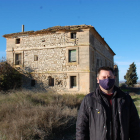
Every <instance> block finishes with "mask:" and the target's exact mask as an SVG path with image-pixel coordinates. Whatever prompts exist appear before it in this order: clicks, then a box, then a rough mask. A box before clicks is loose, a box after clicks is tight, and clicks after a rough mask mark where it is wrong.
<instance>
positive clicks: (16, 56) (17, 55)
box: [15, 53, 21, 65]
mask: <svg viewBox="0 0 140 140" xmlns="http://www.w3.org/2000/svg"><path fill="white" fill-rule="evenodd" d="M20 64H21V53H19V54H15V65H20Z"/></svg>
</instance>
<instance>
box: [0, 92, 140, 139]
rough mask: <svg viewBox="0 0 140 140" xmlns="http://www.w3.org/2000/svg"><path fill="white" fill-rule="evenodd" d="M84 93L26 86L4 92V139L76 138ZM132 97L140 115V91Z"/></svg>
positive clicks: (0, 96) (0, 111)
mask: <svg viewBox="0 0 140 140" xmlns="http://www.w3.org/2000/svg"><path fill="white" fill-rule="evenodd" d="M84 96H85V95H84V94H63V95H60V94H56V93H53V92H51V91H49V92H38V91H26V90H25V91H11V92H8V93H6V94H5V93H0V124H1V125H0V140H48V139H49V140H56V137H57V140H62V139H63V140H75V123H76V118H77V112H78V107H79V106H80V104H81V101H82V99H83V97H84ZM131 97H132V99H133V101H134V103H135V105H136V107H137V110H138V113H139V115H140V95H138V94H132V96H131ZM66 134H67V135H66ZM63 135H65V139H64V137H62V136H63ZM59 137H60V139H59ZM68 137H69V138H68Z"/></svg>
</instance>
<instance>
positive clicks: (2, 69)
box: [0, 61, 21, 90]
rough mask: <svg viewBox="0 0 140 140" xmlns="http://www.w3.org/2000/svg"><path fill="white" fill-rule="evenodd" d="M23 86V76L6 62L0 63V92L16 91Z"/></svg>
mask: <svg viewBox="0 0 140 140" xmlns="http://www.w3.org/2000/svg"><path fill="white" fill-rule="evenodd" d="M20 86H21V74H20V73H19V72H18V71H17V70H15V69H14V68H13V67H11V66H10V65H9V64H8V63H7V62H6V61H1V62H0V90H8V89H15V88H18V87H20Z"/></svg>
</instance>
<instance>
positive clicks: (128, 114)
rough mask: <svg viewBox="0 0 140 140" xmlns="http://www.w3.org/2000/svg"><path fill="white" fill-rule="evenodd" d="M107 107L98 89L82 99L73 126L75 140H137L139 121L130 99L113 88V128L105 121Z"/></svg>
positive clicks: (139, 131)
mask: <svg viewBox="0 0 140 140" xmlns="http://www.w3.org/2000/svg"><path fill="white" fill-rule="evenodd" d="M106 105H107V102H106V100H104V97H102V95H101V90H100V88H97V89H96V91H95V92H92V93H90V94H88V95H86V96H85V97H84V99H83V101H82V103H81V106H80V109H79V112H78V117H77V122H76V140H129V138H130V140H140V119H139V116H138V112H137V109H136V107H135V105H134V103H133V101H132V99H131V97H130V95H129V94H127V93H124V92H122V91H121V90H120V89H119V88H118V87H114V95H113V97H112V122H111V123H112V124H110V123H109V122H108V121H107V118H108V117H109V113H108V108H107V106H106ZM111 126H113V127H111ZM111 136H113V138H112V137H111Z"/></svg>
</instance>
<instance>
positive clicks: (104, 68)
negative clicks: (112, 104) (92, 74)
mask: <svg viewBox="0 0 140 140" xmlns="http://www.w3.org/2000/svg"><path fill="white" fill-rule="evenodd" d="M101 70H106V71H111V72H112V73H113V75H115V72H114V70H113V69H112V68H111V67H106V66H103V67H100V68H99V69H98V71H97V77H98V76H99V74H100V71H101Z"/></svg>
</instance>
